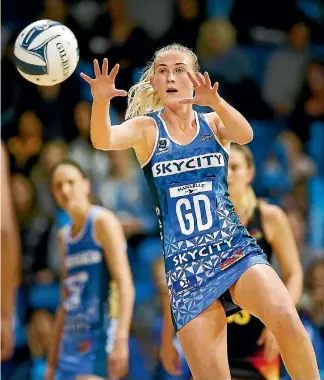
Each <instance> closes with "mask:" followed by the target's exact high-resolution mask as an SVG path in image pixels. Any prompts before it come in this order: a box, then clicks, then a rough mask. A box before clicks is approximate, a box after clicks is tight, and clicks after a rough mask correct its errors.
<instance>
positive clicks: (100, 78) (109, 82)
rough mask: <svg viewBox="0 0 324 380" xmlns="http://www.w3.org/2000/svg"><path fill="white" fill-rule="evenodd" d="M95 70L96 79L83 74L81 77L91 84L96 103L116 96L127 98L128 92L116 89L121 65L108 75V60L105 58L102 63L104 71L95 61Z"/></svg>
mask: <svg viewBox="0 0 324 380" xmlns="http://www.w3.org/2000/svg"><path fill="white" fill-rule="evenodd" d="M93 68H94V73H95V78H91V77H89V76H88V75H86V74H84V73H81V74H80V75H81V77H82V78H83V79H84V80H85V81H86V82H87V83H89V85H90V87H91V94H92V97H93V100H94V101H100V100H110V99H112V98H114V97H115V96H126V95H127V91H124V90H117V89H116V87H115V79H116V76H117V73H118V70H119V64H118V63H117V64H116V65H115V66H114V67H113V68H112V70H111V72H110V74H109V75H108V59H107V58H104V60H103V63H102V70H100V66H99V63H98V60H97V59H95V60H94V61H93Z"/></svg>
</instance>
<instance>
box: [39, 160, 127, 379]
mask: <svg viewBox="0 0 324 380" xmlns="http://www.w3.org/2000/svg"><path fill="white" fill-rule="evenodd" d="M52 188H53V194H54V196H55V199H56V201H57V203H58V205H59V206H60V207H62V208H63V209H64V210H65V211H66V212H67V213H68V214H69V216H70V219H71V221H72V223H71V226H67V227H64V228H63V229H62V230H60V232H59V243H60V248H61V252H62V280H61V281H62V282H61V283H62V301H61V305H60V307H59V309H58V312H57V317H56V323H55V331H54V335H53V340H52V346H51V349H50V353H49V356H48V367H47V371H46V377H45V379H46V380H52V379H54V378H55V379H57V380H75V379H76V378H77V376H81V375H96V376H100V377H101V378H104V379H107V377H108V375H109V379H112V380H116V379H117V380H118V379H120V378H122V377H123V376H125V374H126V373H127V369H128V335H129V328H130V322H131V316H132V309H133V302H134V288H133V283H132V277H131V272H130V267H129V263H128V259H127V253H126V241H125V237H124V234H123V230H122V227H121V224H120V222H119V221H118V219H117V218H116V217H115V216H114V214H113V213H111V212H110V211H108V210H106V209H104V208H102V207H99V206H94V205H92V204H91V203H90V201H89V192H90V185H89V180H88V178H87V176H86V174H85V173H84V172H83V171H82V169H81V168H80V167H79V166H78V165H77V164H75V163H73V162H72V161H63V162H61V163H60V164H58V165H57V166H56V167H55V168H54V169H53V173H52ZM116 291H117V296H118V305H117V310H116V299H115V298H114V297H116ZM107 359H108V360H107ZM55 370H56V377H54V374H55Z"/></svg>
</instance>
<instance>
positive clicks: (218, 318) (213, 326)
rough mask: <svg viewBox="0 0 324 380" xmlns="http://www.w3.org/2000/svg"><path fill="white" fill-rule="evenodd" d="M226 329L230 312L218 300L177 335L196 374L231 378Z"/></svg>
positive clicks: (198, 375) (202, 376) (201, 376)
mask: <svg viewBox="0 0 324 380" xmlns="http://www.w3.org/2000/svg"><path fill="white" fill-rule="evenodd" d="M226 331H227V322H226V315H225V312H224V309H223V306H222V304H221V303H220V301H218V300H217V301H215V302H214V303H213V304H212V305H211V306H209V307H208V308H207V309H205V310H204V311H202V312H201V313H200V314H199V315H197V316H196V317H195V318H194V319H192V320H191V321H190V322H188V323H187V324H186V325H185V326H183V327H182V328H181V329H180V330H179V331H178V333H177V336H178V338H179V341H180V344H181V347H182V349H183V352H184V354H185V357H186V360H187V362H188V365H189V367H190V370H191V373H192V374H193V377H194V378H197V379H201V380H204V379H210V378H219V379H229V378H230V374H229V367H228V360H227V333H226Z"/></svg>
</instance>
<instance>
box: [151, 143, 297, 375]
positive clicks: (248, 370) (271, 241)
mask: <svg viewBox="0 0 324 380" xmlns="http://www.w3.org/2000/svg"><path fill="white" fill-rule="evenodd" d="M253 176H254V162H253V156H252V153H251V151H250V150H249V148H247V147H246V146H244V145H237V144H232V146H231V156H230V160H229V164H228V188H229V193H230V199H231V201H232V203H233V205H234V207H235V212H236V213H237V214H238V215H239V217H240V221H241V223H242V224H243V225H245V226H246V228H247V230H248V232H249V234H250V235H251V236H253V237H254V238H255V240H256V241H257V243H258V245H259V246H260V247H261V248H262V250H263V252H264V253H265V254H266V256H267V259H268V261H269V262H270V261H271V260H272V257H273V254H274V256H275V257H276V258H277V260H278V263H279V268H280V271H281V273H282V277H283V281H284V283H285V285H286V287H287V290H288V292H289V294H290V296H291V298H292V300H293V302H294V304H297V303H298V301H299V299H300V296H301V293H302V288H303V274H302V267H301V263H300V259H299V254H298V249H297V247H296V242H295V240H294V237H293V233H292V230H291V228H290V226H289V222H288V219H287V216H286V215H285V213H284V212H283V211H282V210H281V209H280V208H279V207H278V206H275V205H270V204H268V203H266V202H265V201H262V200H259V199H257V198H256V197H255V194H254V191H253V189H252V187H251V185H250V183H251V181H252V180H253ZM166 297H167V295H165V298H166ZM164 309H165V313H167V314H169V313H170V312H169V306H168V302H167V300H165V302H164ZM169 319H170V318H168V317H167V318H165V323H164V329H163V334H162V348H161V360H163V365H164V367H165V369H166V370H167V372H169V373H170V375H167V374H166V373H165V371H163V369H162V368H161V364H160V363H159V365H158V366H157V369H156V377H155V378H154V379H156V380H158V379H159V380H190V379H191V376H190V371H189V369H188V366H187V363H186V362H185V360H184V358H183V353H182V352H181V351H182V350H181V348H179V344H178V342H177V341H176V339H174V332H173V328H172V323H170V322H169V323H167V322H168V321H169ZM227 323H228V324H227V352H228V359H229V366H230V370H231V375H232V378H233V380H234V379H235V380H252V379H253V380H266V379H270V378H271V379H273V380H278V379H279V378H280V361H279V351H278V345H277V343H276V340H275V339H274V336H273V334H272V333H271V332H270V331H269V329H267V328H266V327H265V326H264V325H263V324H262V322H261V321H260V320H259V319H258V318H256V317H254V316H253V315H250V314H249V313H248V312H247V311H246V310H240V311H239V312H238V313H236V314H234V315H231V316H229V317H228V318H227ZM238 343H239V344H238ZM172 375H174V376H172Z"/></svg>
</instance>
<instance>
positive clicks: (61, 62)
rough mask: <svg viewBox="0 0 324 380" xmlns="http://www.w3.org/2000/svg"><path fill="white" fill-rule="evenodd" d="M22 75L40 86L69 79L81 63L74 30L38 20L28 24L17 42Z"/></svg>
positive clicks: (18, 65) (17, 58)
mask: <svg viewBox="0 0 324 380" xmlns="http://www.w3.org/2000/svg"><path fill="white" fill-rule="evenodd" d="M14 55H15V63H16V67H17V70H18V71H19V73H20V74H21V75H22V76H23V77H24V78H25V79H27V80H28V81H30V82H32V83H35V84H37V85H39V86H53V85H55V84H58V83H61V82H63V81H64V80H66V79H67V78H68V77H69V76H70V75H71V74H72V73H73V72H74V70H75V68H76V67H77V64H78V61H79V47H78V41H77V39H76V38H75V35H74V34H73V33H72V31H71V30H70V29H69V28H67V27H66V26H64V25H62V24H60V23H59V22H56V21H51V20H39V21H36V22H33V23H32V24H30V25H28V26H27V27H26V28H25V29H24V30H23V31H22V32H21V33H20V34H19V36H18V37H17V40H16V42H15V50H14Z"/></svg>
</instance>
